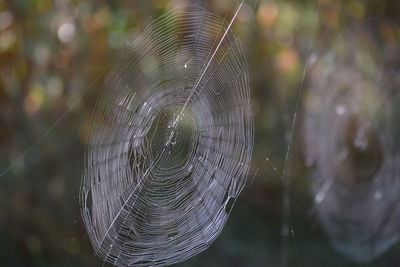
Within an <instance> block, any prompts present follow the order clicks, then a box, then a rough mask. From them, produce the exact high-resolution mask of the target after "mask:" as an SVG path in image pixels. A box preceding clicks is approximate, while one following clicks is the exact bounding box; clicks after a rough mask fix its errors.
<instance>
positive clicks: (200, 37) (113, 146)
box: [81, 6, 254, 266]
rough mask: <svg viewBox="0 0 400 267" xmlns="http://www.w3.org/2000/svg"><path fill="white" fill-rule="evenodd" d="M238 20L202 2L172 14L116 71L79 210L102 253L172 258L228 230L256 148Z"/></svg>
mask: <svg viewBox="0 0 400 267" xmlns="http://www.w3.org/2000/svg"><path fill="white" fill-rule="evenodd" d="M239 9H240V6H239ZM239 9H238V10H239ZM238 10H237V12H238ZM237 12H236V14H235V16H236V15H237ZM234 18H235V17H234ZM234 18H233V19H232V21H231V23H230V24H228V25H226V21H225V20H224V19H223V18H220V17H218V16H216V15H214V14H211V13H208V12H206V11H205V10H202V9H200V8H198V7H193V8H191V9H188V10H186V11H180V10H177V11H173V12H170V13H168V14H166V15H164V16H163V17H161V18H159V19H157V20H155V21H153V22H152V23H151V24H150V25H149V26H148V27H147V28H146V29H145V31H144V32H143V33H142V34H141V35H140V36H139V37H138V38H137V39H136V40H135V41H134V42H133V43H131V44H130V45H128V47H127V48H126V50H125V52H124V53H123V54H122V55H123V56H122V57H121V58H120V60H119V61H118V62H117V64H116V65H115V66H114V67H113V68H112V70H111V72H110V74H109V75H108V77H107V79H106V81H105V83H104V85H103V88H102V90H101V92H100V94H99V96H98V99H97V103H96V107H95V110H94V114H93V120H92V125H91V131H90V135H89V144H88V148H87V155H86V162H85V170H84V174H83V179H82V186H81V205H82V217H83V220H84V223H85V226H86V229H87V231H88V235H89V237H90V240H91V243H92V245H93V247H94V249H95V251H96V253H97V255H98V256H99V257H100V258H101V259H102V260H104V261H106V262H109V263H111V264H114V265H119V266H133V265H135V266H148V265H152V266H160V265H169V264H173V263H177V262H181V261H184V260H185V259H188V258H190V257H192V256H193V255H196V254H198V253H200V252H201V251H203V250H205V249H206V248H207V247H208V246H209V245H210V244H211V243H212V242H213V241H214V240H215V238H216V237H217V236H218V235H219V233H220V232H221V231H222V228H223V226H224V224H225V222H226V220H227V218H228V216H229V213H230V210H231V208H232V205H233V203H234V202H235V200H236V198H237V197H238V195H239V193H240V192H241V190H242V189H243V187H244V186H245V184H246V179H247V173H248V170H249V165H250V157H251V154H252V149H253V131H254V128H253V118H252V112H251V106H250V96H249V82H248V66H247V63H246V60H245V57H244V53H243V49H242V46H241V43H240V40H239V39H238V38H236V37H235V36H233V34H232V33H231V31H230V27H231V25H232V22H233V20H234Z"/></svg>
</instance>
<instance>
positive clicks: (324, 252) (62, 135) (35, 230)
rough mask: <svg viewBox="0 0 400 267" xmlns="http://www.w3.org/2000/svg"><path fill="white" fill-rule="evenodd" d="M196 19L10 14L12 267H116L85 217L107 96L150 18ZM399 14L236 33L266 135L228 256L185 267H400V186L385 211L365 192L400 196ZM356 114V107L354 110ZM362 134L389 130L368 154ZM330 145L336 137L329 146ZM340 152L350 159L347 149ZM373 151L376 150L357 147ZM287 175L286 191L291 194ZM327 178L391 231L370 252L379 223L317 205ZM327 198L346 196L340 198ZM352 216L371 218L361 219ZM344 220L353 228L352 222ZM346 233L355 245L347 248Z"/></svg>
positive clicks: (284, 6) (3, 164)
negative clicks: (123, 54)
mask: <svg viewBox="0 0 400 267" xmlns="http://www.w3.org/2000/svg"><path fill="white" fill-rule="evenodd" d="M192 2H196V1H192ZM197 3H198V4H200V5H203V4H204V3H203V1H197ZM186 4H187V1H185V0H169V1H168V0H152V1H116V0H96V1H77V0H35V1H23V0H2V1H0V173H2V174H1V175H0V262H1V265H2V266H99V265H101V264H102V261H101V260H99V259H98V258H97V257H96V256H95V255H94V251H93V249H92V247H91V244H90V241H89V240H88V238H87V236H86V232H85V229H84V226H83V223H82V220H81V217H80V209H79V202H78V194H79V186H80V180H81V174H82V168H83V156H84V149H85V137H86V134H87V132H88V129H89V126H90V125H89V119H90V116H91V113H92V110H93V106H94V99H95V96H96V92H97V91H96V89H98V88H99V87H100V86H101V83H102V81H103V79H104V75H105V74H106V73H107V71H108V70H109V67H110V64H112V62H113V61H114V60H115V58H116V57H117V56H118V54H119V52H120V51H121V49H122V48H123V47H124V44H126V42H127V41H129V40H132V39H134V38H135V36H137V35H138V34H140V32H141V31H142V30H143V29H144V28H145V27H146V25H147V24H148V23H149V22H150V21H151V18H155V17H158V16H160V15H162V14H164V13H165V12H167V11H169V10H171V9H174V8H177V7H182V6H185V5H186ZM237 5H238V1H230V0H218V1H217V0H208V1H207V4H206V8H207V9H209V10H210V11H212V12H214V13H217V14H220V15H221V16H225V15H227V16H228V18H230V17H232V16H233V13H234V11H235V8H236V7H237ZM398 14H400V2H399V1H397V0H386V1H372V0H371V1H363V0H349V1H337V0H320V1H319V2H318V1H311V0H302V1H294V0H280V1H273V0H260V1H259V2H258V4H257V7H256V8H254V7H250V6H246V8H244V9H243V10H242V12H241V13H240V14H239V16H238V20H237V22H236V23H235V25H234V30H235V32H236V33H238V34H240V38H241V40H242V42H243V44H244V47H245V51H246V53H247V55H248V63H249V68H250V81H251V90H252V92H251V94H252V99H253V100H252V101H253V112H254V116H255V127H256V132H255V150H254V156H253V160H252V168H251V170H250V174H249V179H250V180H251V181H252V182H251V183H250V184H249V186H248V187H247V188H246V189H245V190H244V191H243V193H242V194H241V196H240V198H239V199H238V201H237V203H236V206H235V207H234V209H233V211H232V213H231V217H230V219H229V220H228V222H227V224H226V226H225V228H224V230H223V232H222V234H221V236H220V237H219V238H218V239H217V240H216V241H215V242H214V244H213V245H212V246H211V247H210V248H209V249H208V250H206V251H205V252H203V253H201V254H200V255H197V256H195V257H194V258H192V259H190V260H188V261H186V262H183V263H180V264H177V265H176V266H209V267H212V266H281V264H282V262H283V263H285V262H286V263H287V266H326V267H328V266H393V267H394V266H400V243H397V235H400V208H398V207H397V206H396V205H395V204H394V203H396V202H398V201H397V199H398V198H400V196H397V195H400V187H393V188H395V191H394V192H393V191H391V192H389V193H387V192H386V191H385V190H386V189H387V186H386V187H382V186H381V187H379V188H380V190H379V193H380V197H379V195H378V198H379V199H381V198H382V199H383V200H382V201H385V203H384V204H381V203H380V202H363V200H364V199H366V198H365V197H364V195H365V194H364V193H360V191H359V188H360V187H363V188H364V186H361V185H365V184H366V183H367V184H368V186H369V187H368V190H369V191H367V193H368V194H369V192H373V193H374V194H375V193H376V192H378V191H377V190H375V187H374V186H376V185H379V184H380V182H379V181H380V179H385V177H390V179H391V180H390V181H392V182H393V183H394V184H396V181H397V180H398V178H399V177H398V176H399V170H398V168H397V167H396V166H397V165H398V166H400V162H399V157H397V155H399V154H398V153H397V150H398V149H399V148H400V147H399V144H398V142H396V140H397V139H398V137H399V133H400V132H399V130H398V129H397V128H398V126H399V125H398V123H399V122H398V119H397V118H399V115H400V113H399V110H398V106H399V104H400V103H399V102H398V100H397V91H398V90H399V85H400V81H399V79H400V78H399V76H400V75H399V70H400V53H399V47H400V24H399V23H400V16H399V15H398ZM353 56H354V58H353ZM304 70H306V74H305V75H304ZM339 70H341V72H340V73H336V71H339ZM343 70H345V71H344V72H343ZM346 73H349V74H348V75H347V74H346ZM354 73H355V74H354ZM343 75H344V76H343ZM340 77H344V78H340ZM360 84H361V85H360ZM337 87H341V90H343V89H349V90H352V88H356V87H357V88H358V87H362V88H364V87H365V88H375V87H376V88H379V90H375V91H374V93H371V94H370V93H368V92H370V90H369V91H368V90H367V91H362V89H361V93H357V94H347V95H346V94H345V95H346V97H344V98H343V97H341V98H340V97H339V98H338V97H333V96H332V95H335V94H333V93H329V92H333V91H335V90H337ZM300 88H301V90H300ZM323 89H329V90H328V93H324V92H326V91H321V90H323ZM299 92H301V94H300V98H299ZM335 92H336V91H335ZM360 94H361V95H363V96H365V95H367V96H368V97H366V98H368V99H373V100H379V101H380V104H379V105H378V107H377V110H379V109H380V107H381V106H389V107H392V108H390V109H389V110H388V111H385V112H386V113H385V114H384V115H382V116H375V117H374V116H373V115H368V112H367V113H363V110H364V109H367V110H368V108H369V107H370V106H371V103H370V102H368V101H367V100H365V99H364V98H363V97H358V95H360ZM354 95H356V96H357V97H354ZM352 97H354V98H352ZM349 98H350V100H348V99H349ZM297 100H299V102H298V104H299V105H298V108H297V107H296V106H297ZM379 101H378V102H379ZM343 103H344V104H343ZM373 103H376V101H373ZM346 105H347V106H346ZM354 106H357V107H358V108H351V109H350V108H349V107H354ZM359 106H361V107H359ZM346 107H347V108H346ZM396 107H397V110H396ZM348 110H352V115H354V114H356V115H357V114H367V115H365V116H356V119H354V116H341V115H343V114H344V113H346V111H348ZM294 114H297V117H296V124H295V125H294V131H292V122H293V117H294ZM332 114H336V115H337V116H339V117H332V116H331V115H332ZM336 115H335V116H336ZM388 118H390V119H388ZM331 121H332V123H331ZM337 121H339V122H340V123H342V124H344V125H347V126H344V127H345V128H346V127H347V128H346V129H348V130H347V131H339V130H338V131H336V130H335V129H336V128H333V130H332V131H330V130H329V129H330V128H326V127H327V126H326V125H328V126H329V125H339V124H340V123H339V124H335V123H334V122H337ZM355 121H356V122H355ZM359 121H361V122H362V121H372V125H376V127H372V128H371V130H369V129H370V128H368V130H367V134H364V138H361V139H360V138H359V139H357V136H358V135H357V133H358V132H359V131H358V130H359V129H360V127H361V126H362V125H364V124H363V123H359ZM342 124H340V125H342ZM321 125H325V126H321ZM349 125H350V126H349ZM381 130H382V131H383V130H384V134H382V133H381V132H380V131H381ZM364 132H365V131H364ZM328 135H329V136H330V137H332V138H331V139H329V138H325V137H326V136H328ZM358 137H359V136H358ZM342 139H343V140H345V141H343V142H344V145H343V144H342V143H343V142H342V143H340V142H339V141H337V140H342ZM291 140H293V142H291ZM329 140H336V143H335V142H333V141H332V144H330V143H329V142H330V141H329ZM346 140H350V141H348V142H347V143H346ZM360 140H361V141H366V145H365V144H364V145H361V146H360V145H357V144H358V143H357V142H353V141H360ZM374 140H378V141H374ZM382 140H389V141H388V142H384V141H382ZM328 143H329V145H326V144H328ZM364 143H365V142H364ZM289 144H292V146H291V149H290V151H289V157H288V160H285V158H286V154H287V152H288V146H289ZM310 146H311V147H310ZM335 146H344V147H345V148H346V151H347V154H346V156H344V158H345V159H348V160H343V159H341V158H340V157H341V156H340V155H339V154H340V151H336V150H332V149H331V147H335ZM371 147H372V148H371ZM314 148H315V149H314ZM388 150H390V153H389V152H388V153H384V152H385V151H388ZM382 151H383V152H382ZM319 159H321V160H319ZM338 159H340V160H338ZM337 162H339V163H340V164H339V163H337ZM343 162H345V163H343ZM360 162H361V163H360ZM385 162H391V164H389V165H388V164H385ZM330 163H332V164H331V165H330ZM333 163H335V164H333ZM396 163H397V164H396ZM349 165H350V166H349ZM285 166H286V167H285ZM371 166H372V167H371ZM284 168H285V170H286V176H285V177H286V178H285V179H286V180H285V179H283V180H285V181H286V182H283V181H282V173H283V169H284ZM342 168H343V170H342ZM380 169H384V170H385V172H384V175H381V172H379V170H380ZM336 172H337V173H338V174H336ZM324 177H332V179H336V177H341V179H344V180H345V182H343V184H344V185H343V184H341V187H340V188H339V189H338V190H339V191H340V190H342V188H345V190H347V191H346V192H348V194H347V196H348V199H346V205H349V206H351V205H352V203H358V204H357V205H359V206H362V205H364V207H371V210H377V211H379V212H377V213H374V216H375V217H372V218H369V219H368V220H375V219H376V221H377V222H378V223H377V224H378V226H376V227H377V228H378V230H376V229H375V232H374V234H373V235H374V237H373V238H372V239H368V240H361V241H360V240H356V241H355V239H357V238H356V237H357V236H360V235H363V234H365V233H370V232H369V231H372V230H371V229H370V228H368V227H367V228H366V230H365V229H364V230H365V232H363V231H361V230H360V231H358V229H356V227H354V223H356V224H359V225H360V228H363V227H361V225H362V223H363V222H365V220H366V219H365V220H356V219H354V218H347V217H346V216H345V215H344V214H343V216H342V217H343V218H342V217H341V209H336V210H335V209H329V208H331V207H336V206H341V205H342V206H343V203H341V204H340V205H339V204H337V203H336V202H335V201H340V199H338V198H329V202H328V203H329V206H328V207H326V205H327V204H325V206H324V205H319V204H320V203H326V202H323V201H322V202H321V201H316V195H318V193H321V192H322V193H324V191H321V187H323V186H324V185H325V182H324V181H325V180H324V179H325V178H324ZM360 177H361V178H360ZM382 177H383V178H382ZM318 179H319V180H318ZM385 181H386V180H385ZM348 184H351V186H350V187H346V185H348ZM396 186H397V184H396ZM326 187H327V188H328V190H330V192H336V189H337V187H335V185H332V184H331V185H329V184H328V186H326ZM331 189H332V190H331ZM397 189H399V191H396V190H397ZM352 190H354V191H352ZM363 190H364V189H363ZM353 192H354V193H353ZM362 192H365V190H364V191H362ZM396 192H398V193H399V194H396ZM386 193H387V194H386ZM323 195H324V196H325V195H328V196H329V194H328V193H327V192H325V193H324V194H323ZM386 195H387V196H388V197H385V196H386ZM375 196H376V194H375ZM352 197H354V198H355V199H354V200H353V198H352ZM283 200H286V201H287V202H288V203H289V208H287V207H284V206H283V205H282V203H284V201H283ZM317 200H318V198H317ZM399 200H400V199H399ZM332 201H333V202H334V203H333V202H332ZM388 202H389V204H387V203H388ZM371 203H372V204H371ZM359 206H357V207H359ZM383 206H384V207H385V209H382V208H381V207H383ZM372 207H373V208H372ZM351 210H352V214H353V215H354V214H357V211H358V209H357V208H354V209H353V208H352V209H351ZM344 213H345V212H344ZM360 214H361V215H362V213H360ZM337 217H340V219H343V220H342V221H341V223H337ZM353 217H354V216H353ZM387 218H389V219H387ZM393 218H394V219H393ZM396 219H397V220H396ZM332 220H336V224H335V223H332ZM381 221H383V222H382V223H379V222H381ZM396 222H397V224H396ZM345 224H346V225H347V224H349V225H352V226H351V227H347V228H346V227H345V226H344V225H345ZM285 225H287V226H288V227H289V228H290V231H289V233H290V234H289V235H288V236H285V235H282V226H285ZM333 225H335V226H333ZM338 225H339V227H338ZM340 226H344V228H345V229H344V230H343V229H341V228H340ZM333 227H335V228H333ZM337 228H338V229H337ZM349 229H350V230H349ZM346 231H347V232H346ZM349 231H353V232H350V233H349ZM354 231H356V232H354ZM343 233H347V234H345V236H344V237H343V236H342V235H343ZM383 233H384V234H383ZM389 237H390V238H391V240H388V241H386V239H387V238H389ZM378 241H379V242H378ZM360 242H361V243H363V245H365V244H369V243H373V245H371V246H368V245H367V247H368V249H366V250H363V251H361V252H360V250H359V249H357V248H356V249H354V247H357V246H359V245H360ZM378 243H379V244H384V245H382V246H378V245H376V244H378ZM338 244H339V245H338ZM343 244H345V245H343ZM346 244H347V245H349V247H346ZM343 247H346V248H345V249H344V248H343ZM382 247H383V248H384V249H382ZM341 248H342V249H341ZM353 250H354V251H357V252H355V253H354V254H353V253H352V251H353ZM360 253H361V255H362V256H361V257H360V256H359V255H360ZM366 254H368V255H369V254H371V257H367V256H366Z"/></svg>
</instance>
